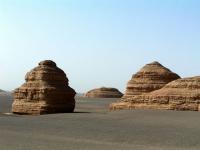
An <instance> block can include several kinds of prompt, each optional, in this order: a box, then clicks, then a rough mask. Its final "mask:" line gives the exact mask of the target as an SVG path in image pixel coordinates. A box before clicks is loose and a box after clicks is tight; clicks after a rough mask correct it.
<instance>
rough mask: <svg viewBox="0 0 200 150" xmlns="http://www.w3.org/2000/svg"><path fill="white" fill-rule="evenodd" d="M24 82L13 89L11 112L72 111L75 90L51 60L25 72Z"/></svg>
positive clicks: (42, 112) (46, 112)
mask: <svg viewBox="0 0 200 150" xmlns="http://www.w3.org/2000/svg"><path fill="white" fill-rule="evenodd" d="M25 79H26V82H25V83H24V84H23V85H22V86H21V87H19V88H18V89H16V90H15V91H14V102H13V104H12V112H13V113H16V114H50V113H65V112H73V111H74V108H75V99H74V96H75V94H76V92H75V91H74V90H73V89H72V88H71V87H69V85H68V79H67V77H66V74H65V73H64V71H63V70H61V69H59V68H58V67H57V66H56V63H55V62H53V61H51V60H45V61H42V62H40V63H39V66H37V67H36V68H34V69H33V70H31V71H30V72H28V73H27V74H26V77H25Z"/></svg>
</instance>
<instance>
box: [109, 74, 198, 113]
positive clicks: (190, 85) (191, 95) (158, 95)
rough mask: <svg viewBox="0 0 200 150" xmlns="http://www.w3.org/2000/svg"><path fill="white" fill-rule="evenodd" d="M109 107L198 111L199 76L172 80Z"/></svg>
mask: <svg viewBox="0 0 200 150" xmlns="http://www.w3.org/2000/svg"><path fill="white" fill-rule="evenodd" d="M110 108H111V109H124V108H129V109H138V108H140V109H166V110H190V111H200V76H197V77H191V78H183V79H178V80H175V81H172V82H170V83H169V84H167V85H165V86H164V87H163V88H161V89H159V90H156V91H153V92H151V93H148V94H144V95H140V96H135V97H132V98H129V99H128V101H127V102H120V103H115V104H112V105H111V106H110Z"/></svg>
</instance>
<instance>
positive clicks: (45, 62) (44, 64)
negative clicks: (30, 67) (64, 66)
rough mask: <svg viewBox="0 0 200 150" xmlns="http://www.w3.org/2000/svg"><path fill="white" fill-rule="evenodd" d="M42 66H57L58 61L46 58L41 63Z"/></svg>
mask: <svg viewBox="0 0 200 150" xmlns="http://www.w3.org/2000/svg"><path fill="white" fill-rule="evenodd" d="M39 65H40V66H54V67H56V63H55V62H54V61H52V60H44V61H41V62H40V63H39Z"/></svg>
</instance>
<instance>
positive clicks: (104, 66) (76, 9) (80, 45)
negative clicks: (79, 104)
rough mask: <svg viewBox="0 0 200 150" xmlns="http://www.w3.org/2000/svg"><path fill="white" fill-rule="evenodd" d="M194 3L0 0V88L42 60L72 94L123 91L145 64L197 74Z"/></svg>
mask: <svg viewBox="0 0 200 150" xmlns="http://www.w3.org/2000/svg"><path fill="white" fill-rule="evenodd" d="M199 8H200V1H199V0H0V89H4V90H13V89H14V88H16V87H19V86H20V85H21V84H22V83H23V82H24V76H25V74H26V72H28V71H30V69H32V68H33V67H35V66H37V64H38V62H40V61H41V60H44V59H52V60H54V61H55V62H56V63H57V65H58V66H59V67H60V68H62V69H63V70H64V71H65V72H66V74H67V76H68V78H69V80H70V85H71V86H72V87H73V88H74V89H76V91H77V92H85V91H87V90H90V89H92V88H95V87H101V86H109V87H116V88H119V89H120V90H122V91H124V89H125V87H126V83H127V81H128V80H129V79H130V78H131V76H132V74H133V73H135V72H137V71H138V69H140V68H141V67H142V66H143V65H144V64H146V63H149V62H151V61H154V60H157V61H160V62H161V63H162V64H163V65H164V66H166V67H169V68H170V69H171V70H172V71H174V72H176V73H178V74H179V75H181V76H182V77H186V76H194V75H200V9H199Z"/></svg>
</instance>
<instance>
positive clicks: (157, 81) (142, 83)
mask: <svg viewBox="0 0 200 150" xmlns="http://www.w3.org/2000/svg"><path fill="white" fill-rule="evenodd" d="M179 78H180V77H179V76H178V75H177V74H176V73H173V72H172V71H170V70H169V69H168V68H166V67H164V66H162V65H161V64H160V63H159V62H152V63H150V64H147V65H145V66H144V67H143V68H142V69H141V70H140V71H139V72H137V73H136V74H134V75H133V76H132V79H131V80H130V81H129V82H128V84H127V88H126V92H125V95H124V97H123V98H125V99H126V98H129V97H133V96H137V95H142V94H146V93H149V92H152V91H155V90H158V89H160V88H162V87H164V86H165V85H166V84H167V83H169V82H171V81H173V80H176V79H179Z"/></svg>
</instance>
